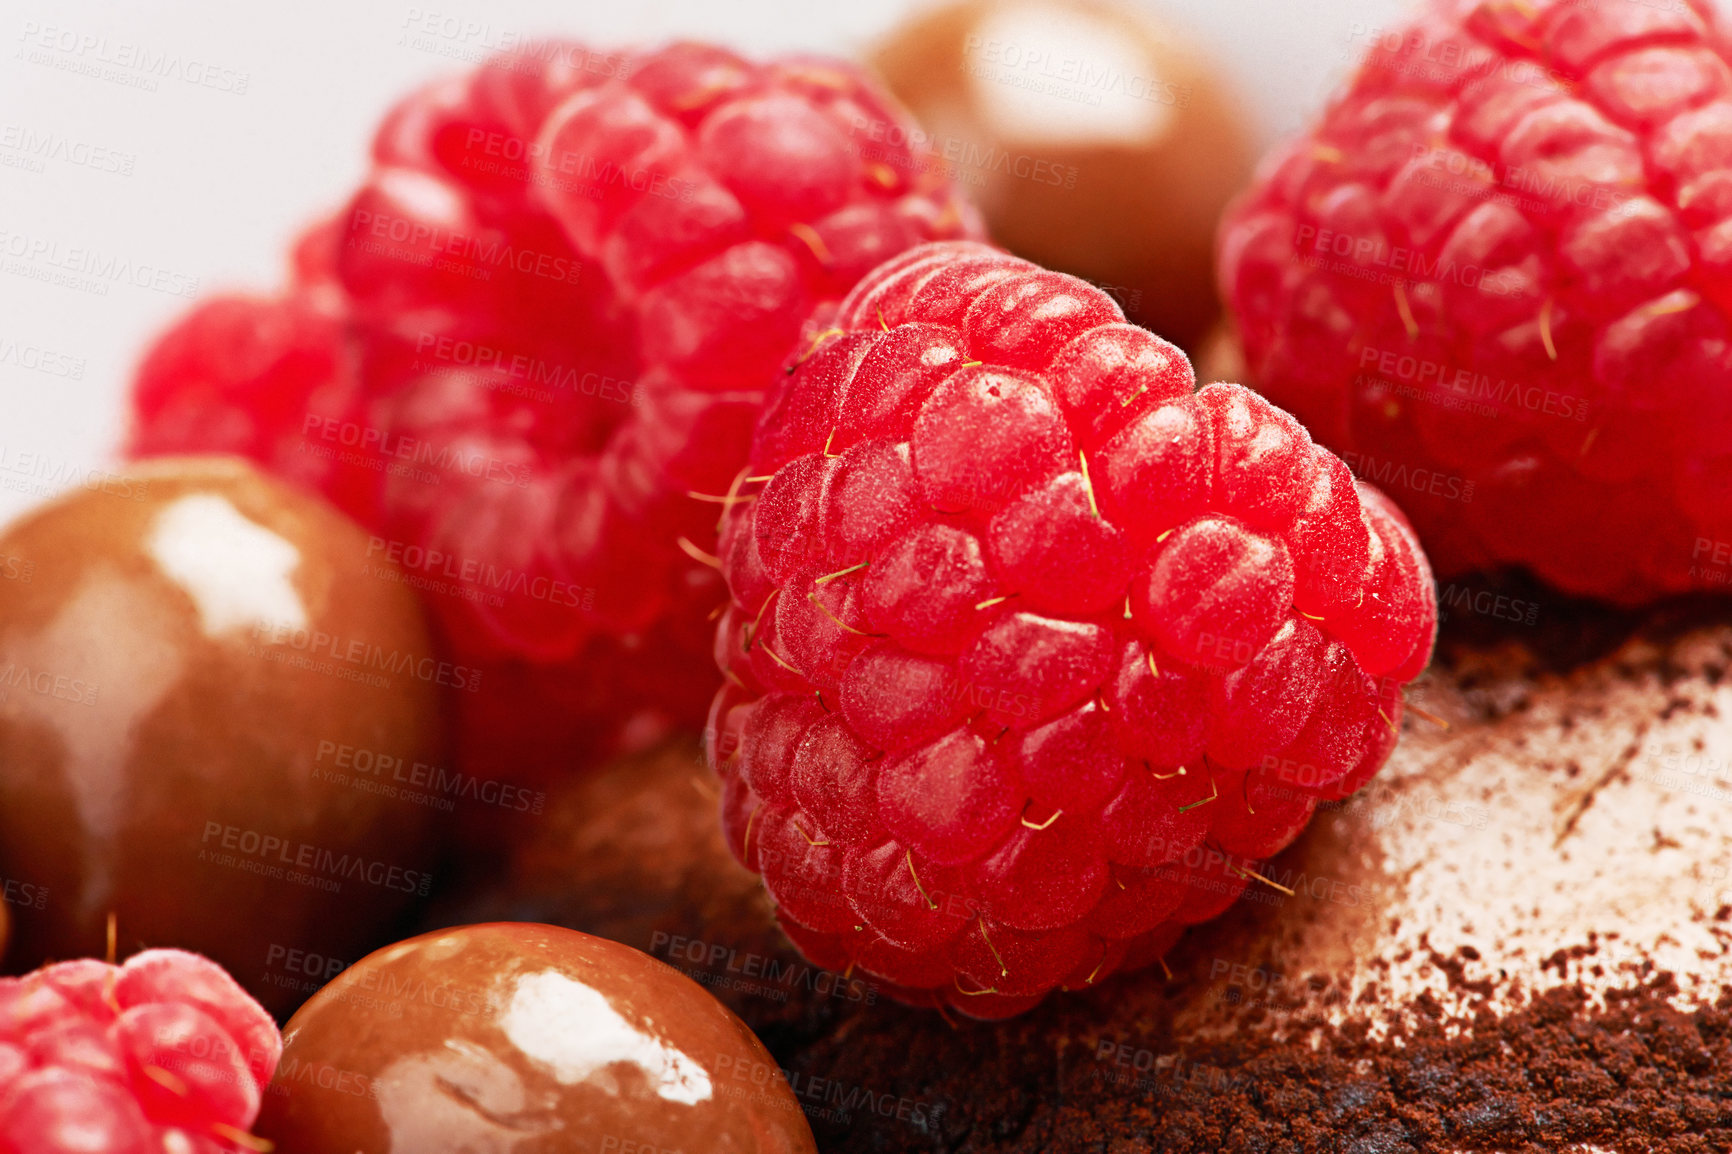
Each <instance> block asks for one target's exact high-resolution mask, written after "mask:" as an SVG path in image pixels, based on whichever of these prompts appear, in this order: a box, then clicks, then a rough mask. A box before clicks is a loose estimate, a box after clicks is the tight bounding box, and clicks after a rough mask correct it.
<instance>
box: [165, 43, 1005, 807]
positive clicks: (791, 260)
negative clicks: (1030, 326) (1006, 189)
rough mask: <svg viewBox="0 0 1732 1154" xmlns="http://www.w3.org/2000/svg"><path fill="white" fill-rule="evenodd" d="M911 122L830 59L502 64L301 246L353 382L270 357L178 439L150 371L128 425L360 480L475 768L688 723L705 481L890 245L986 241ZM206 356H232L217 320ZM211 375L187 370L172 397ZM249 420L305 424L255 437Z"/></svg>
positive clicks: (177, 443) (523, 59) (700, 634)
mask: <svg viewBox="0 0 1732 1154" xmlns="http://www.w3.org/2000/svg"><path fill="white" fill-rule="evenodd" d="M908 129H909V125H908V123H907V120H906V117H905V115H904V114H903V113H901V112H900V111H899V110H897V109H895V108H894V107H893V106H892V105H891V104H890V103H889V102H888V101H887V100H886V99H885V98H884V97H883V96H882V95H880V94H879V93H878V92H877V91H876V89H875V88H874V87H873V85H872V84H871V83H870V82H869V81H868V80H867V79H866V78H865V77H864V75H863V74H862V73H861V72H860V71H859V70H858V69H856V68H855V67H853V66H852V65H849V64H846V63H843V62H839V61H831V60H822V59H815V58H797V59H787V60H779V61H771V62H768V63H753V62H750V61H747V60H745V59H743V58H741V57H739V56H736V55H734V54H733V53H731V52H728V51H726V50H724V49H720V48H715V47H710V46H705V45H700V44H686V43H682V44H674V45H671V46H668V47H665V48H661V49H658V50H656V51H651V52H644V53H619V54H601V53H596V52H591V51H589V50H587V49H584V48H582V47H581V46H578V45H575V44H571V43H565V42H548V43H543V44H537V45H529V46H526V47H524V48H523V49H521V50H518V51H515V52H511V53H506V54H502V55H500V56H498V57H496V58H494V59H493V60H491V61H490V62H488V63H487V64H485V65H483V66H482V67H481V68H479V69H477V70H475V71H474V72H472V73H470V74H469V75H467V76H463V77H457V78H453V79H451V80H449V81H441V82H439V83H436V84H433V85H430V86H428V87H427V88H425V89H423V90H421V91H419V92H416V93H414V94H413V95H411V96H410V97H409V98H407V99H406V100H405V101H403V102H402V103H401V104H399V105H398V106H397V108H396V109H394V110H393V111H392V112H391V113H390V115H389V116H387V117H386V119H385V121H384V122H383V124H382V125H381V127H380V129H379V132H378V134H377V136H376V138H375V140H374V144H373V166H372V170H371V172H370V174H369V176H368V178H367V181H366V183H365V184H364V186H363V187H362V188H361V189H360V190H359V192H357V193H356V195H355V196H354V197H353V198H352V200H351V201H350V203H349V204H348V206H347V207H346V209H345V210H344V211H343V212H342V213H341V214H339V216H338V217H337V218H336V220H335V222H334V223H333V224H332V225H331V226H329V227H327V228H323V229H320V230H317V231H316V232H315V233H314V234H312V235H311V236H309V238H308V240H307V241H306V242H305V243H304V244H303V245H302V250H303V251H302V252H301V253H300V255H299V256H298V259H297V266H298V267H301V268H303V269H304V270H305V271H304V273H303V276H304V278H306V279H310V280H315V281H317V282H318V283H320V284H324V283H330V284H334V285H336V286H337V287H338V289H339V290H340V292H341V296H342V302H343V303H342V308H341V309H340V310H339V311H340V313H341V317H342V323H341V325H340V326H338V327H337V329H336V330H334V331H335V333H336V337H337V339H338V341H339V342H340V343H341V345H342V347H341V348H336V349H332V350H331V351H330V352H329V354H328V359H329V361H330V363H331V364H332V365H334V366H338V367H341V368H344V369H345V370H349V369H350V368H351V366H352V372H353V375H354V378H355V385H354V387H353V389H350V390H344V389H342V388H340V387H339V388H337V389H335V390H334V392H335V394H336V396H337V399H336V400H333V401H331V402H330V403H327V404H325V405H324V406H323V407H321V408H314V407H311V405H310V404H309V403H308V401H309V399H311V398H313V397H315V395H317V396H318V397H321V398H324V397H326V396H327V395H328V394H329V393H331V392H333V390H326V391H324V392H320V391H319V390H317V389H316V388H315V387H314V385H313V384H312V383H311V382H310V381H308V380H306V379H304V376H293V375H292V374H289V373H287V372H286V371H282V370H271V371H270V372H268V373H265V372H261V374H260V375H259V377H258V378H257V379H248V380H245V381H241V382H234V383H232V384H231V386H230V387H229V390H228V395H230V396H240V397H244V398H245V399H244V400H242V401H241V402H239V404H238V408H239V410H240V412H239V414H238V418H237V417H236V415H235V414H233V413H228V412H225V413H223V414H221V418H222V419H221V420H218V419H216V418H215V417H212V418H210V419H209V420H208V421H207V422H206V424H207V425H208V428H194V429H193V431H192V432H191V433H186V434H179V435H173V436H170V435H168V433H171V432H175V430H170V429H166V427H165V426H166V422H167V421H168V418H167V417H164V416H161V415H159V414H164V413H171V412H172V411H176V410H174V409H173V406H172V405H171V404H170V403H169V402H168V401H165V400H151V401H150V402H149V404H148V405H147V403H146V399H147V396H148V397H150V398H155V397H158V396H159V395H164V394H168V393H172V392H174V389H173V388H172V387H165V386H161V385H155V384H153V385H152V386H151V387H150V388H148V389H147V388H146V385H145V383H143V382H141V384H140V386H139V401H138V405H137V409H138V417H139V420H138V423H139V425H140V431H139V432H138V433H137V434H135V438H134V444H135V446H138V447H139V448H140V450H141V451H159V450H158V449H157V446H158V445H161V444H164V443H167V442H169V441H172V443H173V445H174V447H176V448H178V449H181V450H183V451H185V450H188V449H196V448H199V447H201V445H202V446H204V447H207V448H212V449H228V450H234V449H239V450H241V451H246V452H251V453H253V454H254V455H255V456H260V455H263V456H265V457H266V458H267V460H266V463H267V464H271V463H273V462H282V461H284V460H285V459H290V460H293V461H295V462H296V463H298V462H299V461H300V460H302V459H306V458H309V457H310V458H311V459H312V460H314V461H320V462H326V461H330V460H333V459H334V460H335V461H336V462H338V464H339V465H341V466H342V469H343V472H342V476H343V478H344V480H345V481H353V479H354V476H355V475H356V474H360V475H362V476H363V478H364V481H363V482H362V483H361V485H360V487H361V488H362V489H363V490H364V492H363V493H362V494H361V495H358V496H357V495H347V496H345V498H344V500H343V502H342V503H343V504H344V507H345V508H348V509H349V510H350V511H352V512H355V513H356V514H357V516H359V517H360V519H361V520H362V521H363V523H364V524H366V525H367V527H368V528H369V529H370V530H372V531H373V532H374V533H375V534H377V537H378V544H379V549H380V551H381V552H382V553H385V554H388V555H389V556H390V557H391V559H392V560H393V561H395V562H396V563H397V564H399V565H400V566H402V567H403V569H404V570H405V571H406V574H407V576H408V578H409V579H410V580H411V581H413V582H414V583H415V585H416V587H417V588H418V589H419V590H420V591H421V592H422V593H423V595H424V597H425V599H426V601H427V603H428V604H429V606H430V607H431V608H432V610H433V614H434V617H435V618H436V621H437V623H438V625H439V628H440V631H441V633H442V634H443V636H444V639H445V641H446V646H447V649H448V650H449V651H450V653H451V655H453V656H454V657H456V658H457V659H459V660H460V661H462V662H464V663H466V664H468V665H470V666H473V667H477V668H480V669H481V670H482V671H483V672H482V676H481V677H480V678H479V680H478V683H479V685H480V687H481V688H480V691H479V692H478V693H456V694H453V702H452V704H453V707H454V709H455V710H456V711H457V712H458V715H459V722H458V725H457V739H458V742H459V744H460V747H461V748H460V754H461V756H462V758H463V760H464V762H465V763H466V765H467V766H468V767H469V768H471V769H476V770H483V771H486V772H489V773H498V774H509V775H513V776H524V775H526V774H530V775H533V774H535V773H538V772H544V771H546V770H548V769H549V768H560V767H563V766H564V765H566V764H568V763H569V762H570V760H571V757H572V755H573V754H574V753H575V752H580V751H581V752H590V753H594V752H599V750H600V749H601V748H602V747H605V746H606V745H608V744H609V743H611V742H614V741H617V740H618V739H619V738H620V736H621V734H622V733H629V732H633V731H636V732H640V733H648V732H651V731H653V726H646V725H644V724H643V723H644V722H645V721H654V720H658V719H659V721H660V722H662V723H666V722H669V721H672V722H683V723H686V724H690V725H694V726H695V725H697V724H699V723H700V722H701V720H702V717H703V709H704V705H705V703H706V702H707V701H708V700H709V698H710V696H711V694H712V693H713V691H714V688H715V680H714V677H715V675H714V672H713V670H711V668H710V663H709V660H708V656H707V647H708V636H709V632H710V630H709V627H708V624H707V622H706V621H705V614H706V613H708V612H709V610H710V609H711V608H712V607H713V606H714V605H715V604H716V602H717V601H718V600H720V599H721V598H722V597H723V593H722V590H721V583H720V581H719V579H718V578H717V576H716V573H715V571H714V569H713V567H711V566H710V565H709V564H707V563H706V561H707V559H708V558H709V557H710V556H711V555H713V553H714V549H715V520H716V510H717V506H716V505H715V503H714V501H715V500H716V499H719V498H721V497H722V496H723V495H724V494H725V491H726V488H727V485H728V484H729V482H730V480H731V479H732V477H733V476H734V475H735V473H736V472H737V470H738V469H739V466H740V465H741V463H742V462H743V461H744V460H745V456H746V452H747V448H748V446H749V444H750V438H751V430H752V424H753V421H754V420H755V417H756V413H757V409H758V406H759V403H760V402H761V400H762V396H763V386H764V382H765V381H767V380H769V379H770V378H771V377H772V376H773V375H774V372H775V369H776V367H777V366H778V365H779V364H780V363H781V361H782V360H783V359H784V358H785V357H786V356H787V355H788V352H789V347H790V345H791V344H792V343H793V341H794V340H795V338H796V336H797V335H798V333H799V329H800V326H801V324H802V322H803V321H804V320H805V319H806V318H807V317H808V316H810V315H811V314H812V313H813V312H814V311H818V312H823V311H826V310H833V309H834V307H835V305H836V303H837V302H838V301H839V300H840V299H841V297H842V295H843V294H844V293H845V292H846V291H847V290H848V289H849V288H850V287H851V286H852V285H853V283H854V282H855V281H856V280H857V279H859V277H860V276H861V275H863V274H864V273H865V272H866V271H867V270H868V269H870V268H872V267H873V266H874V265H876V264H878V263H879V262H880V261H881V260H883V259H885V258H886V257H888V256H891V255H894V254H895V253H897V252H900V251H902V250H903V249H906V248H908V247H909V246H910V245H913V244H917V243H920V242H922V241H926V240H932V239H939V238H946V237H966V236H978V235H979V234H980V227H979V224H978V222H977V219H976V215H975V213H974V211H973V209H972V208H971V207H970V206H968V205H967V204H966V202H965V201H963V200H962V199H961V198H960V196H959V194H958V193H957V192H956V190H955V189H954V187H953V186H952V185H951V183H950V182H949V180H948V178H947V176H946V175H945V173H944V172H943V171H942V170H941V169H939V168H937V167H935V166H934V165H932V164H931V163H930V158H929V157H925V156H922V155H918V154H916V153H915V152H914V151H913V150H912V149H911V147H910V146H909V145H908V144H907V143H906V141H907V140H908V139H909V138H910V137H912V136H915V134H913V133H912V132H910V131H909V130H908ZM887 130H894V131H887ZM271 321H272V318H271V317H262V318H261V322H262V324H263V323H270V322H271ZM209 330H210V326H208V325H204V326H194V331H195V334H197V333H206V332H208V331H209ZM262 331H263V330H262V327H261V339H263V337H262ZM321 335H323V336H329V335H330V334H328V333H326V334H321ZM172 339H174V338H172V337H171V338H170V340H172ZM166 343H168V342H165V344H166ZM201 348H203V349H204V351H205V352H206V353H207V355H209V356H210V357H212V358H216V357H220V356H221V355H222V354H221V351H220V348H218V347H217V345H216V340H215V334H213V335H212V337H211V339H210V340H207V341H206V342H205V343H204V344H203V345H202V346H201ZM162 359H163V357H162V356H161V355H160V353H159V355H158V356H156V357H154V358H153V360H152V362H151V363H152V364H156V363H158V362H160V361H162ZM186 360H187V358H185V357H182V358H179V359H178V360H177V362H176V363H177V364H182V363H184V362H185V361H186ZM262 360H263V357H262V354H261V363H262ZM297 363H298V362H297ZM162 375H163V374H160V373H158V374H156V376H162ZM198 375H199V374H198V373H197V372H195V371H189V370H184V369H183V370H181V371H180V372H179V373H178V374H177V376H178V379H179V380H180V381H181V382H182V386H181V390H180V391H181V393H182V394H183V396H182V398H181V399H182V400H183V402H184V403H183V405H182V406H181V407H182V408H185V407H187V406H193V407H196V406H197V405H198V404H200V403H201V402H200V398H199V397H198V396H197V395H195V394H196V392H197V388H198V386H196V385H195V383H194V382H195V380H196V378H197V377H198ZM231 375H232V374H231ZM291 376H293V379H290V378H291ZM254 398H256V400H255V399H254ZM270 406H278V407H281V408H283V409H284V410H285V411H286V412H287V414H288V415H287V416H286V417H281V418H279V417H278V416H276V415H275V412H274V409H271V408H270ZM294 418H298V419H299V421H300V423H299V424H297V423H296V420H295V419H294ZM177 420H179V424H180V426H189V425H196V424H197V422H193V421H189V420H187V419H183V418H177ZM237 422H238V423H239V424H241V425H243V426H244V427H245V428H246V429H248V430H254V429H257V430H260V432H259V434H258V435H260V436H266V435H268V436H270V437H272V438H276V437H288V438H291V439H295V440H297V441H298V443H297V444H295V445H294V446H293V449H292V451H291V450H285V451H278V450H276V449H275V448H274V446H264V447H263V449H260V448H258V447H255V446H254V445H253V444H252V443H251V442H250V441H248V440H247V438H246V437H243V436H241V435H239V434H237V433H235V432H233V431H232V429H231V428H230V426H231V425H233V424H236V423H237ZM303 426H304V427H303ZM251 435H252V433H251V432H249V433H248V436H251ZM313 483H315V484H321V479H320V477H319V476H317V475H315V476H314V478H313ZM321 487H324V488H325V489H326V491H327V492H330V489H329V487H327V486H322V485H321ZM694 494H695V495H697V496H696V497H694V496H693V495H694ZM706 499H707V500H706Z"/></svg>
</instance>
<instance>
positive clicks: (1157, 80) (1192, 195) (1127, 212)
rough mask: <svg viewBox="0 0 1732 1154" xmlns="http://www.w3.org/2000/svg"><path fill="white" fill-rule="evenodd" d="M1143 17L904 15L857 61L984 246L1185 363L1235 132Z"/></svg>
mask: <svg viewBox="0 0 1732 1154" xmlns="http://www.w3.org/2000/svg"><path fill="white" fill-rule="evenodd" d="M1147 7H1148V6H1146V5H1139V4H1133V3H1128V2H1124V0H1011V2H995V0H960V2H958V3H950V4H945V5H942V6H939V7H936V8H932V9H928V10H923V11H921V12H920V13H918V14H917V15H914V16H912V17H911V18H909V19H908V20H907V21H905V22H904V23H903V24H901V25H900V26H899V27H898V28H897V29H896V30H895V31H894V32H893V33H892V34H891V35H890V36H889V37H888V38H887V39H886V40H885V41H884V42H883V43H882V44H881V45H879V47H878V49H877V51H876V52H875V53H874V54H873V56H872V64H873V66H874V67H875V68H876V69H877V70H878V72H879V74H880V75H881V76H882V77H883V78H884V80H885V82H886V83H887V84H888V86H889V87H890V89H891V91H892V92H893V93H894V94H895V96H896V97H897V98H898V99H899V100H901V101H902V102H903V103H904V104H906V105H907V106H908V108H909V109H910V110H911V111H912V112H913V113H914V115H915V116H916V117H917V118H918V119H919V121H920V124H921V126H922V127H923V128H924V129H925V130H926V131H927V132H928V133H929V134H930V140H929V141H928V147H929V148H930V150H931V152H932V153H933V155H934V160H935V161H936V162H939V163H942V164H943V165H944V167H945V170H946V171H947V172H950V173H951V174H952V175H953V177H954V179H955V180H956V181H957V182H958V183H960V184H961V185H962V186H963V187H964V188H966V189H968V191H969V193H970V195H972V196H973V197H974V199H975V201H976V203H977V204H979V206H980V208H981V211H982V212H983V213H984V214H985V217H986V222H987V226H988V228H989V230H990V231H991V234H992V237H993V239H994V240H995V241H997V242H998V243H999V244H1001V245H1003V246H1004V247H1006V248H1008V249H1009V250H1010V251H1011V252H1014V253H1016V254H1017V255H1018V256H1023V257H1027V258H1028V259H1029V260H1032V261H1035V262H1037V263H1039V264H1043V265H1046V266H1047V267H1049V268H1055V269H1058V270H1059V271H1061V272H1068V273H1072V274H1074V275H1077V276H1081V277H1084V278H1087V279H1088V280H1090V281H1093V282H1095V283H1096V284H1097V285H1099V286H1100V287H1101V288H1103V289H1105V290H1106V291H1107V292H1108V293H1109V294H1111V295H1112V296H1113V297H1114V298H1115V299H1116V300H1117V301H1118V302H1119V304H1120V305H1121V306H1122V307H1123V308H1124V310H1125V312H1126V313H1127V314H1129V316H1130V318H1131V319H1132V320H1134V321H1136V322H1138V323H1139V324H1144V325H1147V326H1148V327H1150V328H1152V329H1153V330H1154V331H1155V332H1157V333H1159V334H1160V335H1161V336H1163V337H1166V338H1167V339H1168V340H1170V341H1173V342H1174V343H1176V344H1179V345H1181V346H1183V347H1185V348H1186V349H1189V350H1193V351H1194V350H1195V349H1196V348H1197V347H1198V345H1199V344H1200V342H1201V341H1202V339H1203V336H1204V333H1205V331H1206V330H1207V329H1208V327H1209V325H1210V324H1211V323H1212V322H1213V321H1214V319H1215V318H1216V316H1217V315H1218V314H1219V305H1218V303H1217V298H1216V294H1215V289H1214V265H1213V259H1214V257H1213V253H1214V235H1215V224H1216V222H1217V220H1218V218H1219V216H1220V213H1221V210H1222V209H1223V208H1224V207H1225V206H1226V203H1227V201H1228V199H1229V198H1230V197H1231V196H1232V195H1233V193H1234V192H1236V191H1237V190H1238V188H1239V187H1240V186H1241V185H1242V184H1243V183H1244V182H1245V181H1246V180H1247V179H1248V177H1249V176H1250V171H1251V162H1252V146H1251V134H1250V130H1249V127H1248V125H1247V123H1246V121H1245V118H1244V116H1243V114H1242V113H1241V111H1240V110H1239V108H1238V106H1237V104H1236V102H1235V101H1234V99H1233V98H1232V95H1231V94H1230V93H1229V92H1227V91H1226V88H1225V85H1224V84H1223V82H1222V80H1221V79H1220V77H1221V75H1222V71H1221V69H1220V68H1219V67H1218V66H1216V65H1215V64H1214V63H1213V62H1212V61H1211V60H1210V59H1209V58H1208V56H1207V55H1206V54H1204V53H1203V52H1201V51H1200V50H1199V49H1198V48H1197V47H1196V46H1195V45H1193V44H1190V43H1188V42H1187V40H1186V38H1185V37H1183V36H1181V35H1179V34H1177V33H1176V32H1175V31H1174V30H1173V29H1172V28H1169V27H1167V26H1165V25H1164V24H1162V23H1161V22H1159V21H1158V20H1156V19H1155V18H1154V17H1153V16H1151V15H1150V14H1149V13H1148V12H1147V11H1146V8H1147ZM862 131H868V130H865V129H863V130H862Z"/></svg>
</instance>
